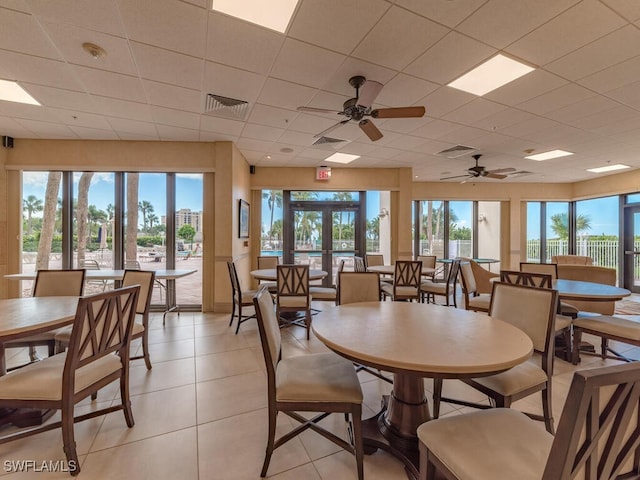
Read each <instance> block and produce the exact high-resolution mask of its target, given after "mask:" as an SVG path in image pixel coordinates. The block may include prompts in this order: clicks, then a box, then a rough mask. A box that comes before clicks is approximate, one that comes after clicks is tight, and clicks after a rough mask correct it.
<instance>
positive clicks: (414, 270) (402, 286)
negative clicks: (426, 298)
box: [382, 260, 422, 302]
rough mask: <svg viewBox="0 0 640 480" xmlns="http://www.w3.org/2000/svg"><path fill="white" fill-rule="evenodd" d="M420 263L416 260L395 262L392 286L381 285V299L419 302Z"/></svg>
mask: <svg viewBox="0 0 640 480" xmlns="http://www.w3.org/2000/svg"><path fill="white" fill-rule="evenodd" d="M421 275H422V262H419V261H417V260H396V265H395V270H394V275H393V284H392V285H390V284H385V283H383V285H382V297H383V299H386V298H387V297H391V299H392V300H393V301H394V302H397V301H407V300H409V301H411V300H415V301H419V300H420V281H421Z"/></svg>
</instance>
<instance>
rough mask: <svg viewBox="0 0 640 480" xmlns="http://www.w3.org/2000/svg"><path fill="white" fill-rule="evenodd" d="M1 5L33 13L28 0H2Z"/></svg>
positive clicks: (0, 0)
mask: <svg viewBox="0 0 640 480" xmlns="http://www.w3.org/2000/svg"><path fill="white" fill-rule="evenodd" d="M0 7H7V8H9V9H11V10H16V11H18V12H24V13H32V11H31V7H30V6H29V5H27V2H26V0H0Z"/></svg>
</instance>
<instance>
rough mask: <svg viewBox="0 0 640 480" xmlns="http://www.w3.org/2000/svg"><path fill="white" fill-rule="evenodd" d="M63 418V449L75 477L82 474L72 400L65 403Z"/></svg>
mask: <svg viewBox="0 0 640 480" xmlns="http://www.w3.org/2000/svg"><path fill="white" fill-rule="evenodd" d="M61 416H62V418H61V422H60V423H61V427H62V444H63V447H62V449H63V450H64V454H65V455H66V457H67V464H68V467H69V472H70V473H71V475H73V476H75V475H78V473H80V462H79V461H78V453H77V452H76V441H75V438H74V431H73V402H72V401H71V400H70V399H67V400H65V401H63V406H62V412H61Z"/></svg>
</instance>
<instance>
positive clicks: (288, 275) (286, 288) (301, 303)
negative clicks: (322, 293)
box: [276, 265, 311, 340]
mask: <svg viewBox="0 0 640 480" xmlns="http://www.w3.org/2000/svg"><path fill="white" fill-rule="evenodd" d="M276 281H277V284H278V293H277V295H276V315H277V316H278V318H279V319H280V321H281V324H282V326H289V325H298V326H301V327H304V328H306V329H307V340H309V334H310V331H311V295H310V294H309V265H278V268H277V277H276ZM299 312H302V313H303V315H304V318H303V319H301V318H299V317H298V315H297V314H298V313H299ZM283 314H291V315H286V316H283Z"/></svg>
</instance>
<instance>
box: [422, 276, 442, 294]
mask: <svg viewBox="0 0 640 480" xmlns="http://www.w3.org/2000/svg"><path fill="white" fill-rule="evenodd" d="M420 290H421V291H423V292H429V293H439V294H442V295H445V294H446V293H447V284H446V283H442V282H440V283H437V282H432V281H430V280H425V281H423V282H422V283H420Z"/></svg>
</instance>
